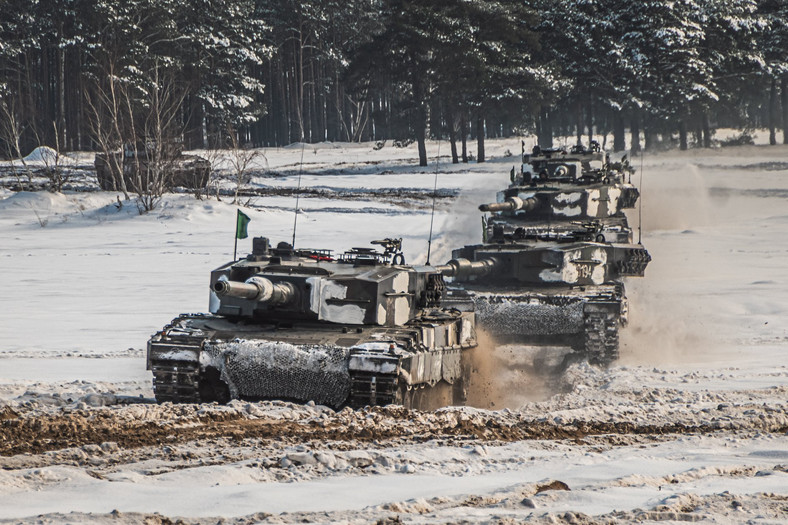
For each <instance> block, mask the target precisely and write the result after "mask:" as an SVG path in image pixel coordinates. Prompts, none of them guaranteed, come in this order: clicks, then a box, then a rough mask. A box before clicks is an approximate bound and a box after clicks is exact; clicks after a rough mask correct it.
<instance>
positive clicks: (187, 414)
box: [0, 139, 788, 523]
mask: <svg viewBox="0 0 788 525" xmlns="http://www.w3.org/2000/svg"><path fill="white" fill-rule="evenodd" d="M439 148H440V157H441V161H440V163H439V164H438V165H437V173H438V175H437V187H438V189H439V193H440V195H441V198H440V199H438V200H437V203H436V216H435V228H434V230H435V235H434V240H433V252H432V257H431V259H432V261H433V262H443V261H444V260H446V259H448V258H449V255H450V250H451V248H452V247H454V246H459V245H462V244H464V243H467V242H478V241H479V239H480V236H481V224H480V219H479V215H480V214H479V212H478V211H477V210H476V206H477V205H478V204H479V203H481V202H484V201H488V200H493V199H494V196H495V192H496V191H497V190H498V189H500V188H502V187H504V186H505V185H506V184H507V183H508V173H509V169H510V168H511V166H512V165H513V164H515V163H516V159H517V153H518V152H519V150H520V146H519V140H516V139H513V140H501V141H491V142H489V143H488V144H487V148H488V154H489V155H491V156H492V159H491V160H490V161H489V162H487V163H484V164H475V163H470V164H467V165H451V164H449V163H448V162H447V156H448V145H447V144H446V143H443V144H441V145H439V144H438V143H431V144H430V145H429V150H428V151H429V155H430V166H428V167H426V168H418V167H415V165H416V162H415V157H416V151H415V146H411V147H409V148H402V149H396V148H393V147H391V146H390V145H389V146H387V147H384V148H383V149H381V150H379V151H374V150H373V148H372V145H371V144H360V145H348V144H339V145H337V144H322V145H318V146H312V145H306V146H305V147H304V148H303V149H302V148H301V147H300V146H299V145H295V146H292V147H289V148H281V149H276V150H266V151H265V152H264V153H265V156H264V157H260V158H259V159H258V166H257V167H258V169H259V171H258V172H256V175H255V177H254V178H253V180H252V186H253V187H254V188H257V189H262V190H265V192H263V193H265V196H259V197H251V198H249V197H245V198H244V199H243V204H244V208H243V209H244V212H245V213H247V214H248V215H249V216H250V217H251V218H252V222H251V224H250V226H249V231H250V234H251V235H266V236H268V237H270V238H271V239H272V240H273V241H275V242H277V241H280V240H285V241H290V240H291V238H292V235H293V222H294V221H293V218H294V214H293V209H294V206H295V199H294V197H292V195H290V193H291V192H292V191H291V190H292V189H293V188H295V187H296V186H297V185H298V175H299V171H300V169H299V166H300V162H301V156H302V152H303V166H304V173H303V176H302V177H301V186H302V187H305V188H310V189H319V190H320V191H318V192H315V193H313V194H312V196H308V197H301V200H300V203H299V208H300V209H301V213H299V218H298V224H297V238H296V244H297V246H301V247H307V246H308V247H316V248H331V249H334V250H336V251H341V250H345V249H347V248H350V247H352V246H367V245H368V244H367V243H368V241H370V240H372V239H375V238H381V237H400V236H401V237H403V239H404V241H403V246H404V250H405V255H406V257H407V258H408V260H409V261H411V262H423V261H424V260H425V256H426V250H427V237H428V233H429V226H430V211H431V207H432V201H431V200H430V199H428V198H424V197H423V194H429V193H430V192H432V189H433V185H434V184H435V174H436V164H435V158H436V157H437V155H438V153H439ZM507 151H511V152H513V153H515V156H507V155H506V152H507ZM640 163H641V160H640V159H637V160H636V161H635V162H634V164H635V166H636V167H638V168H640ZM642 167H643V170H642V173H643V179H642V183H641V180H640V170H639V172H638V174H637V175H636V176H635V177H634V181H633V182H636V183H638V184H641V185H642V188H643V192H644V197H643V204H642V210H641V211H642V223H643V229H642V236H643V243H644V244H645V246H646V248H647V249H648V250H649V251H650V253H651V254H652V256H653V261H652V263H651V264H650V265H649V267H648V269H647V271H646V278H645V279H633V280H630V281H629V282H628V283H627V293H628V295H629V297H630V326H629V327H628V328H627V329H626V330H625V332H624V334H623V336H622V343H623V348H622V359H621V360H620V361H619V362H618V363H616V364H615V366H613V367H611V368H610V369H608V370H599V369H596V368H592V367H589V366H587V365H576V366H573V367H572V368H570V369H569V370H568V371H567V372H566V373H565V374H564V376H563V377H562V378H561V380H560V385H554V384H551V385H549V388H548V386H546V385H543V384H542V382H541V381H540V379H539V378H534V377H529V376H528V375H527V374H526V373H525V372H523V370H524V369H523V368H522V367H520V366H518V364H519V363H520V361H521V359H522V356H523V355H527V354H528V352H529V349H526V348H517V347H512V346H506V347H500V348H497V347H495V346H494V345H493V344H492V343H490V344H486V345H484V348H483V349H482V350H483V351H484V353H483V355H482V356H481V357H480V359H481V360H482V361H483V363H482V364H481V365H480V366H479V368H480V370H481V372H480V373H481V374H482V375H483V376H484V377H480V378H479V381H480V383H485V384H490V385H491V388H490V392H491V393H490V395H489V396H488V397H487V398H485V400H484V402H483V403H481V402H480V403H477V404H478V405H480V406H479V407H477V408H470V407H466V408H448V409H442V410H439V411H437V412H434V413H420V412H408V411H405V410H402V409H399V408H386V409H374V410H370V411H359V412H351V411H348V410H345V411H341V412H338V413H335V412H333V411H331V410H328V409H325V408H323V407H320V406H317V407H314V406H299V405H292V404H289V403H281V402H273V403H239V402H233V403H231V404H230V405H228V406H225V407H220V406H197V407H191V406H189V407H184V406H180V407H177V406H176V407H173V406H169V405H163V406H156V405H150V404H145V403H130V401H131V399H130V398H138V397H139V396H142V398H143V400H144V399H145V398H150V397H151V396H152V391H151V386H150V373H149V372H147V371H146V370H145V360H144V352H143V348H144V345H145V342H146V341H147V339H148V337H149V336H150V335H151V334H152V333H153V332H154V331H156V330H157V329H158V328H160V327H161V326H162V325H163V324H164V323H165V322H167V321H169V320H170V319H171V318H172V317H174V316H175V315H176V314H178V313H181V312H198V311H205V310H206V308H207V296H208V274H209V271H210V270H211V269H212V268H214V267H216V266H218V265H219V264H221V263H224V262H226V261H227V260H229V259H230V258H231V257H232V250H233V233H234V221H235V213H236V212H235V210H236V209H237V206H234V205H231V204H230V203H229V200H230V199H229V198H227V197H222V201H217V200H216V199H215V198H213V199H205V200H196V199H194V197H192V196H190V195H188V194H172V195H167V196H166V197H165V199H164V201H163V202H162V203H161V205H160V207H159V208H158V209H156V210H155V211H154V212H152V213H150V214H147V215H140V214H139V213H138V212H137V209H136V207H135V206H134V205H133V204H132V203H124V204H123V205H122V206H121V205H119V203H118V199H117V195H116V194H114V193H108V192H98V191H95V192H67V193H65V194H50V193H46V192H35V193H31V192H18V193H15V192H11V191H8V190H1V189H0V274H1V275H3V276H4V278H5V279H6V282H5V283H4V286H2V287H1V288H0V289H2V292H1V293H0V299H1V300H0V467H2V470H0V521H3V520H5V521H8V522H13V523H16V522H23V523H26V522H30V523H37V522H42V523H59V522H73V523H138V522H141V521H143V520H146V519H147V520H148V522H149V523H166V522H168V521H167V520H168V519H172V521H175V519H176V518H180V519H183V520H184V522H186V523H193V522H200V523H203V522H204V523H215V522H217V521H218V519H219V518H224V519H225V522H227V523H234V522H238V523H256V522H272V523H280V522H302V521H309V522H358V523H367V522H370V521H372V522H374V521H377V520H389V523H394V522H396V520H397V519H399V520H402V521H405V522H416V523H444V522H469V523H475V522H496V523H500V522H520V521H524V520H530V521H533V522H537V523H538V522H567V523H589V522H600V523H602V522H605V523H607V522H630V521H639V522H678V521H707V522H716V523H740V522H751V523H784V522H785V521H786V519H787V518H786V516H788V488H787V487H788V434H787V432H788V406H787V404H786V399H788V147H786V146H773V147H767V146H762V145H759V146H742V147H735V148H723V149H717V150H706V151H700V150H694V151H688V152H666V153H660V154H653V155H646V156H645V158H644V159H643V160H642ZM85 184H87V185H88V186H89V185H90V184H92V182H91V181H87V182H84V181H83V185H85ZM269 190H270V191H269ZM280 190H281V191H280ZM288 192H290V193H288ZM630 220H631V222H632V223H633V224H637V223H638V213H637V212H634V213H632V214H631V216H630ZM250 247H251V240H250V239H247V240H243V241H240V242H239V252H240V253H245V252H246V251H248V250H249V249H250ZM551 388H553V389H556V388H558V389H560V390H562V391H563V393H560V394H556V393H554V391H551V390H550V389H551ZM481 405H483V406H481ZM504 407H505V408H504Z"/></svg>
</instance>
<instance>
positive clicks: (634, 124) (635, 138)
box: [629, 113, 640, 155]
mask: <svg viewBox="0 0 788 525" xmlns="http://www.w3.org/2000/svg"><path fill="white" fill-rule="evenodd" d="M629 131H630V133H631V134H632V140H631V142H632V143H631V145H630V149H631V150H632V154H634V155H637V154H638V153H640V120H639V119H638V114H637V113H634V114H633V115H632V121H631V123H630V126H629Z"/></svg>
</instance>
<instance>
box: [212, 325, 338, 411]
mask: <svg viewBox="0 0 788 525" xmlns="http://www.w3.org/2000/svg"><path fill="white" fill-rule="evenodd" d="M203 349H204V352H203V354H202V356H201V359H200V360H201V365H202V366H203V367H205V366H214V367H216V368H217V369H218V370H219V371H220V373H221V378H222V379H223V380H224V381H225V382H226V383H227V384H228V385H229V387H230V393H231V395H232V397H234V398H250V399H285V400H292V401H299V402H302V403H303V402H307V401H314V402H315V403H317V404H321V405H328V406H331V407H338V406H340V405H342V404H343V403H344V402H345V401H346V400H347V397H348V394H349V393H350V375H349V372H348V354H349V350H348V349H347V348H342V347H338V346H333V345H292V344H289V343H281V342H269V341H253V340H234V341H228V342H223V341H209V342H206V343H205V345H204V347H203Z"/></svg>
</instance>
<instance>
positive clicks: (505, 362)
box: [467, 328, 553, 410]
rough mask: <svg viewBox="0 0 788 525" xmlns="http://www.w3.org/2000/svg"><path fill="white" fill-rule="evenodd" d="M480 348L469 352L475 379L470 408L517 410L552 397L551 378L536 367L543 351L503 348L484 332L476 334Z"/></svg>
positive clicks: (510, 346) (470, 391) (531, 348)
mask: <svg viewBox="0 0 788 525" xmlns="http://www.w3.org/2000/svg"><path fill="white" fill-rule="evenodd" d="M476 337H477V340H478V343H479V344H478V346H477V347H476V348H473V349H472V350H470V351H469V357H470V363H471V377H470V381H469V384H468V401H467V405H468V406H472V407H476V408H489V409H495V410H497V409H501V408H510V409H517V408H519V407H520V406H522V405H523V404H524V403H526V402H529V401H542V400H545V399H547V398H548V397H550V395H551V394H552V393H553V392H551V389H550V388H549V386H550V380H549V375H548V374H546V373H545V372H544V370H542V369H540V368H539V367H538V366H537V365H536V364H535V361H536V359H535V356H536V357H537V358H538V356H539V354H540V352H541V351H543V349H538V348H536V347H528V346H523V345H500V344H498V343H497V342H496V341H495V338H494V337H493V336H492V335H490V334H489V333H487V332H486V331H484V330H481V329H478V328H477V332H476Z"/></svg>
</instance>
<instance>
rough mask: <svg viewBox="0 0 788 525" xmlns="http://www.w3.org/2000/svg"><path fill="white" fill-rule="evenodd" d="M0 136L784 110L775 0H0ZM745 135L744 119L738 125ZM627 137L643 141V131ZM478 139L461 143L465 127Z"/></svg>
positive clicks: (98, 142) (19, 144) (191, 137)
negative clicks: (632, 0) (186, 0)
mask: <svg viewBox="0 0 788 525" xmlns="http://www.w3.org/2000/svg"><path fill="white" fill-rule="evenodd" d="M0 13H1V14H0V156H4V157H6V158H18V157H20V156H23V155H25V154H26V153H27V152H29V151H30V150H31V149H33V148H34V147H36V146H39V145H48V146H50V147H52V148H54V149H56V150H57V151H76V150H89V151H110V150H117V149H119V148H120V147H121V145H122V144H125V143H128V142H134V141H140V140H150V139H151V138H152V139H154V140H159V141H167V142H173V143H177V144H179V145H180V146H181V147H183V148H185V149H200V148H220V147H223V146H233V145H238V144H242V145H244V146H245V147H249V148H253V147H272V146H281V145H286V144H290V143H293V142H298V141H302V142H311V143H314V142H321V141H348V142H350V141H378V143H379V144H380V145H381V146H382V145H383V144H385V141H387V140H391V141H394V142H395V143H396V144H401V143H408V142H410V141H416V142H417V143H418V144H419V153H420V163H421V164H422V165H426V161H427V159H426V148H425V140H426V139H427V138H430V137H433V138H441V139H448V140H449V141H450V143H451V152H452V160H453V161H454V162H460V161H467V160H468V159H469V158H473V159H475V160H477V161H483V160H484V158H485V154H484V138H485V137H506V136H513V135H521V134H527V133H533V134H535V135H536V136H537V137H538V142H539V144H540V145H541V146H543V147H549V146H551V145H552V144H553V137H554V136H558V135H561V136H572V135H574V136H576V137H577V140H578V142H580V141H590V140H592V139H594V138H598V139H600V140H603V139H602V138H601V137H605V139H604V140H606V137H607V135H608V134H611V133H612V137H613V141H612V142H613V143H612V144H605V146H606V147H607V148H608V149H613V150H616V151H621V150H624V149H625V147H626V146H627V140H626V139H627V133H628V134H629V136H630V139H629V144H628V145H629V146H630V147H631V149H632V150H635V151H638V150H640V149H641V148H645V149H647V150H653V149H659V148H662V147H665V146H666V145H670V146H673V145H676V146H678V147H680V148H682V149H686V148H688V147H710V146H711V145H712V144H713V135H714V129H715V128H717V127H733V128H738V129H742V130H744V131H745V132H746V130H748V129H750V128H754V127H759V128H760V127H764V128H768V129H769V132H770V142H771V143H772V144H776V143H777V131H778V130H779V129H781V128H782V129H783V137H782V140H783V142H785V143H788V134H786V133H785V132H784V128H785V126H786V124H788V3H786V2H785V1H784V0H670V1H668V0H642V1H638V2H631V1H628V0H519V1H518V0H473V1H468V0H419V1H407V0H341V1H340V0H317V1H298V0H193V1H189V2H183V1H181V0H122V1H121V0H32V1H31V0H0ZM744 136H746V134H745V135H744ZM641 137H642V138H643V143H641ZM468 140H475V141H476V148H475V149H474V151H473V152H471V151H470V149H471V148H469V147H468V144H467V141H468Z"/></svg>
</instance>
